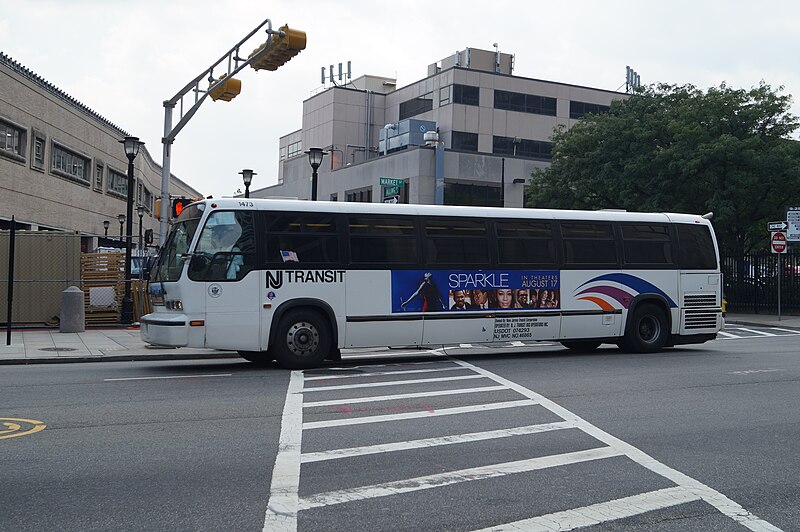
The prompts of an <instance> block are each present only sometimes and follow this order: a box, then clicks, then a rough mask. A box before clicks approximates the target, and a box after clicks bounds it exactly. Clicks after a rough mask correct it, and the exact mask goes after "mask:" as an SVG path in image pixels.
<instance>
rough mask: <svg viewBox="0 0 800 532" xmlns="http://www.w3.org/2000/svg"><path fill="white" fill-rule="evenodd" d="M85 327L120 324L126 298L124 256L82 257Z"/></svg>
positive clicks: (95, 255) (85, 255) (101, 254)
mask: <svg viewBox="0 0 800 532" xmlns="http://www.w3.org/2000/svg"><path fill="white" fill-rule="evenodd" d="M81 290H83V294H84V296H83V297H84V305H85V310H86V325H100V324H111V323H119V322H120V313H121V309H122V298H123V296H124V295H125V253H124V252H121V251H120V252H111V253H83V254H81Z"/></svg>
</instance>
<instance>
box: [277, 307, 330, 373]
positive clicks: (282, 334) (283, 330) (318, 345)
mask: <svg viewBox="0 0 800 532" xmlns="http://www.w3.org/2000/svg"><path fill="white" fill-rule="evenodd" d="M330 329H331V328H330V325H329V324H328V321H327V320H326V319H325V318H323V317H322V315H321V314H320V313H319V312H315V311H313V310H300V309H298V310H290V311H289V312H287V313H286V315H285V316H284V317H283V318H281V320H280V322H278V328H277V330H276V334H275V343H274V345H273V346H272V349H271V351H272V354H273V355H274V356H275V360H277V361H278V364H280V366H281V367H283V368H286V369H308V368H315V367H317V366H319V365H320V364H322V361H323V360H325V357H326V356H328V355H329V353H330V350H331V337H332V336H331V330H330Z"/></svg>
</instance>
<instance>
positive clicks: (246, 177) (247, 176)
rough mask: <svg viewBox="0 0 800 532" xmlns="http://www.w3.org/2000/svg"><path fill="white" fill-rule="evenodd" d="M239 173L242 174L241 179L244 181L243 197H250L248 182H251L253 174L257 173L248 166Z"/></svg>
mask: <svg viewBox="0 0 800 532" xmlns="http://www.w3.org/2000/svg"><path fill="white" fill-rule="evenodd" d="M239 174H240V175H241V176H242V181H244V197H245V198H249V197H250V183H252V182H253V176H254V175H258V174H257V173H255V172H253V171H252V170H250V169H249V168H245V169H244V170H242V171H241V172H239Z"/></svg>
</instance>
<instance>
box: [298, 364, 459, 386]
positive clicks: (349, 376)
mask: <svg viewBox="0 0 800 532" xmlns="http://www.w3.org/2000/svg"><path fill="white" fill-rule="evenodd" d="M437 371H464V368H460V367H458V366H456V367H446V368H428V369H410V370H407V371H402V370H400V371H375V372H372V373H348V374H346V375H336V374H332V375H318V376H314V377H306V378H305V380H306V382H309V381H325V380H328V379H353V378H357V377H383V376H387V375H406V374H407V373H435V372H437Z"/></svg>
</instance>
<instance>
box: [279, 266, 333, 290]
mask: <svg viewBox="0 0 800 532" xmlns="http://www.w3.org/2000/svg"><path fill="white" fill-rule="evenodd" d="M284 277H285V280H286V282H287V283H289V284H301V283H341V282H343V281H344V270H278V271H276V272H272V271H267V288H280V287H282V286H283V283H284Z"/></svg>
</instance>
